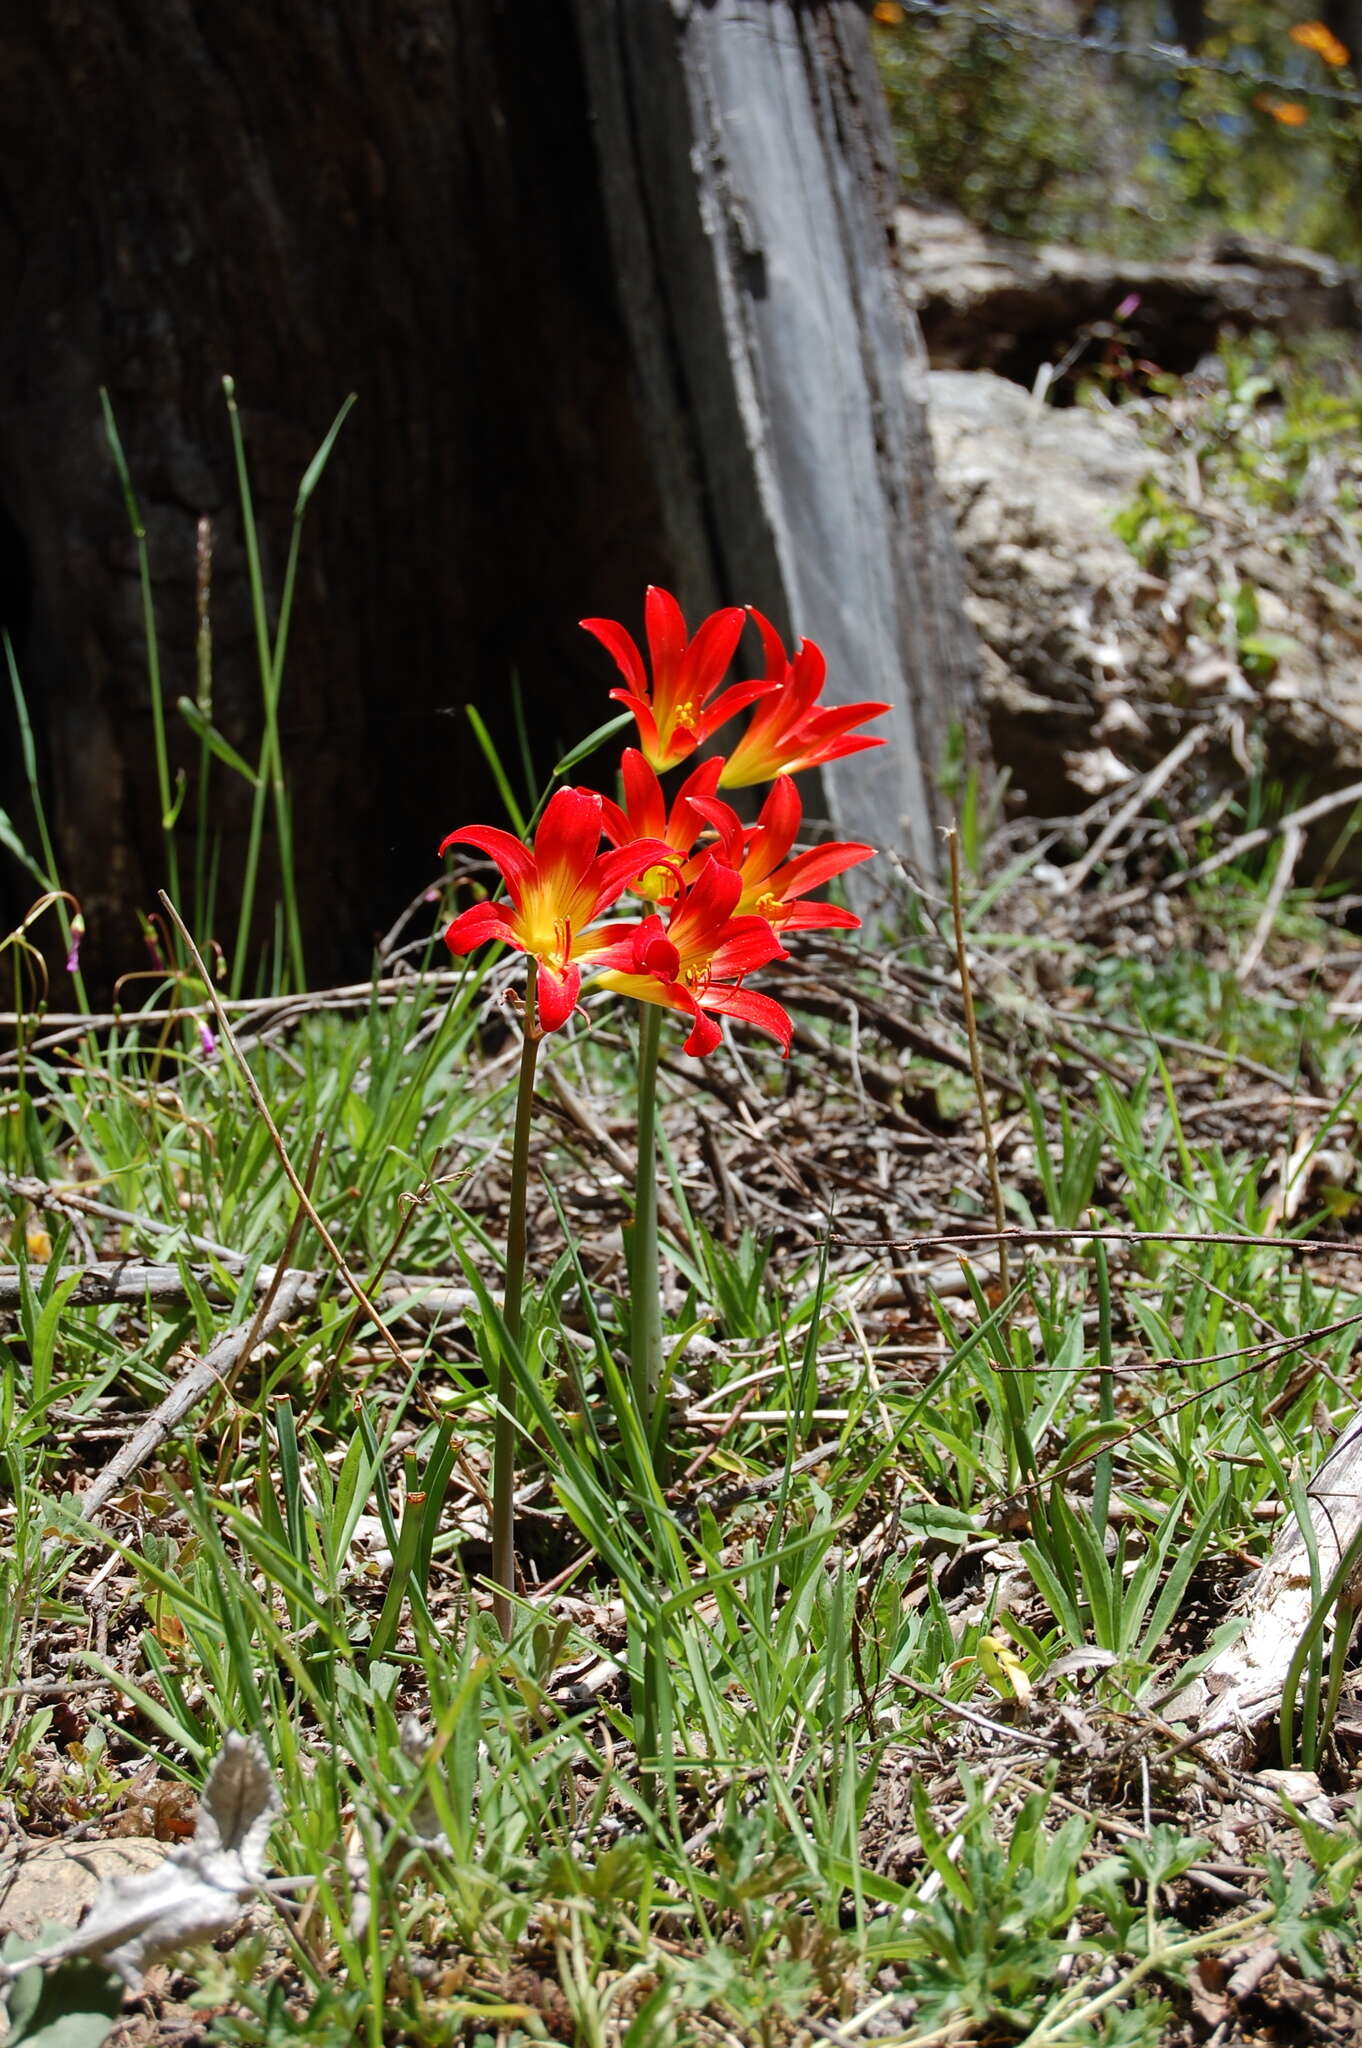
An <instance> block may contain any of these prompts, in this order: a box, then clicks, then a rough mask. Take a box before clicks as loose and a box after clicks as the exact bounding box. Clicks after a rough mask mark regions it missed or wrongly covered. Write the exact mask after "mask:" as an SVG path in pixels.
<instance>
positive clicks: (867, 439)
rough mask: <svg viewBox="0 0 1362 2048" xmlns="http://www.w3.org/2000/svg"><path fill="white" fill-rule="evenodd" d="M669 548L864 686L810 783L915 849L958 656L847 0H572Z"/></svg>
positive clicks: (886, 137) (688, 581)
mask: <svg viewBox="0 0 1362 2048" xmlns="http://www.w3.org/2000/svg"><path fill="white" fill-rule="evenodd" d="M575 5H576V11H577V17H578V20H579V22H580V24H581V43H582V50H583V56H584V62H585V67H586V75H587V83H588V88H589V91H590V94H591V99H592V110H593V114H594V117H595V126H596V135H597V143H598V148H599V151H600V159H601V172H602V184H603V188H604V193H605V204H606V211H607V215H608V218H609V222H610V227H611V233H612V236H613V239H614V246H615V252H616V255H615V271H616V275H617V277H618V279H619V283H620V290H621V295H622V300H623V305H624V311H625V316H626V319H627V321H628V325H629V331H630V334H631V337H632V341H633V348H634V355H635V361H636V363H637V365H638V369H639V374H640V377H641V381H642V388H643V394H644V403H645V420H646V424H647V430H648V434H649V442H650V446H651V449H652V451H653V459H654V465H655V474H656V475H657V478H658V481H659V486H660V491H661V498H662V504H663V508H664V512H665V515H666V518H667V522H668V529H669V535H670V539H671V547H672V552H673V554H674V556H675V559H676V561H677V564H678V569H679V576H680V581H681V583H682V585H683V586H684V587H685V588H686V589H687V590H688V591H689V592H692V593H694V595H695V598H696V600H697V603H699V604H701V605H702V606H704V607H708V605H709V604H711V603H717V602H719V601H730V600H731V599H732V598H734V597H740V598H743V599H746V600H747V601H750V602H752V603H755V604H757V605H758V606H759V607H760V608H761V609H762V610H763V611H766V612H767V613H768V615H769V616H771V617H772V618H773V619H774V620H775V621H776V623H777V624H778V625H780V626H781V627H782V629H783V630H785V631H786V632H787V633H788V632H789V631H790V630H791V629H793V631H794V633H795V634H808V635H810V636H811V637H812V638H814V639H816V640H817V641H818V642H819V644H820V645H821V646H822V647H823V649H824V651H825V653H826V654H827V656H828V662H829V681H828V689H827V695H828V697H829V698H830V699H831V700H833V701H838V700H840V701H842V702H853V701H856V700H858V699H861V698H866V697H870V698H881V699H887V700H889V702H890V703H891V704H892V706H893V711H892V715H891V717H890V718H889V719H888V720H886V721H884V722H883V723H882V725H881V726H880V727H879V728H878V729H879V730H881V731H884V732H885V733H886V736H887V737H888V739H889V741H890V744H889V746H887V747H885V748H882V749H877V750H876V751H875V752H873V753H868V754H862V755H858V756H855V757H853V759H852V760H850V761H849V762H847V763H845V764H844V765H842V766H840V767H834V768H833V769H831V770H830V771H829V772H828V773H827V775H826V776H825V784H826V809H827V811H828V813H829V815H830V816H831V817H832V819H833V821H834V823H835V824H836V825H837V826H838V827H839V828H840V829H842V830H845V831H856V832H859V833H863V834H865V835H866V836H868V837H871V838H874V839H877V840H878V841H879V842H880V843H881V844H890V845H896V846H898V847H900V848H901V849H902V850H904V851H906V852H908V853H910V854H912V855H913V856H914V857H916V858H917V859H918V860H919V861H920V862H921V863H923V864H924V865H925V866H926V867H927V868H928V869H930V868H932V867H933V866H934V865H935V858H936V855H935V834H934V830H933V827H934V825H935V824H936V823H938V822H939V821H940V820H939V817H938V815H937V813H938V803H937V799H936V796H935V792H934V786H933V771H934V770H935V769H936V768H937V766H938V765H939V764H940V762H941V761H942V758H943V756H944V753H945V751H946V746H947V740H948V735H949V731H950V728H951V726H952V725H953V724H955V723H957V722H959V723H960V724H961V725H962V726H963V725H966V724H967V722H968V714H969V705H970V701H971V696H972V680H973V651H972V645H971V643H970V641H969V638H968V635H967V632H966V629H965V626H964V621H963V612H962V597H961V588H960V583H959V576H958V569H957V558H956V554H955V547H954V541H953V538H952V536H951V534H950V532H949V530H948V526H947V523H946V520H945V518H944V516H943V513H942V510H941V507H940V504H939V502H938V499H937V494H936V489H935V485H934V482H933V472H932V462H931V453H930V446H929V442H928V436H927V418H926V358H925V354H924V352H923V349H922V345H921V338H920V335H919V334H918V331H917V327H916V323H915V322H914V321H913V320H912V319H911V318H910V316H908V315H907V314H906V313H905V311H904V306H903V300H902V293H901V288H900V285H899V280H898V276H897V273H896V270H895V265H894V253H893V248H892V241H891V234H892V228H891V223H892V219H893V208H894V197H895V174H894V167H893V149H892V140H891V137H890V134H889V126H888V118H887V115H886V112H885V107H884V100H883V95H882V92H881V90H880V85H879V80H878V78H877V75H876V72H875V66H874V60H873V57H872V54H871V49H870V44H869V39H868V36H867V33H866V26H865V21H864V16H863V13H862V11H861V9H860V8H859V7H857V6H855V5H853V4H850V0H805V4H797V5H771V4H768V0H694V4H692V0H672V4H666V0H657V4H642V5H640V4H638V0H575Z"/></svg>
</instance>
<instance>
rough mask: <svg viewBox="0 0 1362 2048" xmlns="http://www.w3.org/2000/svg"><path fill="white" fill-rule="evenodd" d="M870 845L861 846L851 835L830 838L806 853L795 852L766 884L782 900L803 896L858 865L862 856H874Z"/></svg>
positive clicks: (786, 900) (866, 857) (787, 900)
mask: <svg viewBox="0 0 1362 2048" xmlns="http://www.w3.org/2000/svg"><path fill="white" fill-rule="evenodd" d="M874 853H875V848H874V847H873V846H862V845H861V844H860V843H859V841H856V840H852V839H834V840H831V841H830V842H829V843H828V845H826V846H815V847H812V848H810V850H809V852H808V853H800V854H796V855H795V858H794V859H793V860H792V861H789V862H787V864H786V865H785V866H784V867H783V868H781V869H780V870H779V871H778V872H777V873H776V874H773V875H772V876H771V883H770V886H771V888H772V889H773V890H776V891H777V892H778V893H779V895H780V896H781V898H782V900H783V901H784V902H786V903H788V902H789V900H790V898H791V897H792V896H803V895H805V894H807V892H808V891H809V890H810V889H817V888H819V887H820V886H821V885H822V884H823V883H824V882H830V881H831V880H832V877H833V876H834V875H840V874H844V873H845V872H846V870H847V869H848V868H854V867H859V865H860V863H861V862H862V861H863V860H871V859H873V857H874Z"/></svg>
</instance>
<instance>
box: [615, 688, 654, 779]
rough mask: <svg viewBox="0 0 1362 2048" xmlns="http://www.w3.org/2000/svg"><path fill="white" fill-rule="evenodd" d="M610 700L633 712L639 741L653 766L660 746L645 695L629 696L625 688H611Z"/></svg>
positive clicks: (650, 707) (651, 712)
mask: <svg viewBox="0 0 1362 2048" xmlns="http://www.w3.org/2000/svg"><path fill="white" fill-rule="evenodd" d="M610 701H611V703H612V704H627V705H628V707H629V709H630V710H631V711H632V712H633V714H634V723H635V725H636V726H637V727H638V737H639V743H640V745H641V746H642V748H643V751H644V753H645V754H646V755H647V757H648V759H649V760H650V761H652V762H653V764H654V766H655V765H656V761H657V755H658V753H659V752H660V748H659V746H658V741H657V720H656V719H655V718H654V717H653V711H652V706H651V705H650V704H649V703H648V701H647V699H646V698H645V697H631V696H630V694H629V692H628V691H627V690H612V691H611V692H610Z"/></svg>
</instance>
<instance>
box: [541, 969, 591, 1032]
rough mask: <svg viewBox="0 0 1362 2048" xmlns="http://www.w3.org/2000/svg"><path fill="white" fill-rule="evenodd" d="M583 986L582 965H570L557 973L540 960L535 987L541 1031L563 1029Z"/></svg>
mask: <svg viewBox="0 0 1362 2048" xmlns="http://www.w3.org/2000/svg"><path fill="white" fill-rule="evenodd" d="M581 987H582V970H581V968H580V967H568V968H566V969H565V970H564V971H563V973H562V974H555V973H554V971H553V969H552V968H551V967H545V965H544V963H543V962H542V960H541V961H540V963H539V973H538V975H537V976H536V978H535V984H534V989H535V998H536V1003H537V1007H538V1019H539V1029H540V1030H541V1031H545V1032H547V1031H560V1030H561V1029H562V1027H563V1025H564V1024H566V1023H567V1020H568V1018H569V1017H570V1016H571V1015H572V1013H573V1011H574V1010H575V1009H576V1007H577V997H578V995H579V994H580V993H581Z"/></svg>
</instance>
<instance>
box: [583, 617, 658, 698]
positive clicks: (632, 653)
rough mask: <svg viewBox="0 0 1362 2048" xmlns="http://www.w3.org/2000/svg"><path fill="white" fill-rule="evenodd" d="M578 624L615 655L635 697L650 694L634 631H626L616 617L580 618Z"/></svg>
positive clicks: (618, 666) (620, 670)
mask: <svg viewBox="0 0 1362 2048" xmlns="http://www.w3.org/2000/svg"><path fill="white" fill-rule="evenodd" d="M577 623H578V625H580V626H582V627H583V628H584V629H585V631H586V632H588V633H591V634H594V635H595V637H596V639H597V640H599V641H600V643H601V646H602V647H603V648H604V649H605V651H606V653H607V654H610V655H613V656H614V660H615V666H616V668H617V669H618V670H619V672H620V674H621V675H622V676H623V677H624V680H625V682H626V683H627V684H628V685H629V689H630V692H631V694H632V695H633V696H635V697H641V698H646V697H647V695H648V676H647V671H646V670H645V669H644V666H643V656H642V655H641V654H640V653H639V651H638V646H637V644H636V642H635V640H634V636H633V634H632V633H626V632H625V630H624V627H623V626H621V625H620V624H619V622H618V620H616V619H579V620H578V622H577Z"/></svg>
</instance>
